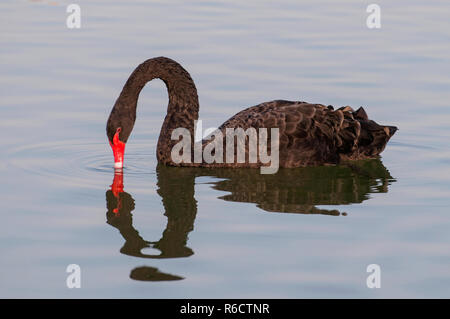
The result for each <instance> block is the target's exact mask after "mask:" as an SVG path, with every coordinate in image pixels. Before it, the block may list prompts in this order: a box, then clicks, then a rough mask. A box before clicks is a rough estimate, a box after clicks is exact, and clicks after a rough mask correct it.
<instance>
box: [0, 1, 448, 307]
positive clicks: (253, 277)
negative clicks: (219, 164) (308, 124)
mask: <svg viewBox="0 0 450 319" xmlns="http://www.w3.org/2000/svg"><path fill="white" fill-rule="evenodd" d="M71 2H74V1H70V2H69V1H57V0H54V1H47V0H42V1H37V0H36V1H11V0H6V1H2V2H1V4H0V15H1V18H0V30H1V31H0V69H1V73H0V96H1V99H0V107H1V116H0V128H1V132H2V133H3V134H2V137H1V144H2V146H1V150H0V154H1V158H2V160H1V161H0V176H1V177H2V183H0V190H1V192H0V194H1V195H0V196H1V203H2V209H1V220H2V230H1V232H0V254H1V255H0V256H1V257H0V269H1V271H0V297H4V298H16V297H39V298H47V297H57V298H103V297H113V298H116V297H117V298H119V297H120V298H185V297H187V298H204V297H210V298H218V297H223V298H231V297H237V298H241V297H250V298H263V297H266V298H271V297H275V298H316V297H327V298H349V297H357V298H398V297H402V298H410V297H450V143H449V138H450V77H449V74H450V19H449V16H450V4H449V2H448V1H446V0H442V1H414V0H408V1H406V0H404V1H395V2H393V1H384V0H383V1H381V0H379V1H377V2H376V3H377V4H379V5H380V7H381V29H369V28H367V26H366V18H367V16H368V13H366V7H367V6H368V5H369V4H370V3H371V2H368V1H345V2H342V3H340V4H339V5H337V4H336V2H335V1H331V0H328V1H316V0H315V1H301V2H300V1H277V2H276V3H275V2H273V3H272V2H269V1H245V2H243V1H216V2H208V1H194V2H192V3H191V4H189V5H186V4H185V2H183V1H138V0H132V1H108V5H105V4H104V2H103V1H87V0H79V1H77V2H76V3H78V4H79V5H80V7H81V18H82V20H81V28H80V29H68V28H67V27H66V17H67V16H68V14H67V13H66V7H67V5H68V4H69V3H71ZM161 55H164V56H167V57H171V58H173V59H175V60H177V61H178V62H180V63H181V64H182V65H183V66H184V67H185V68H186V69H187V70H188V71H189V72H190V74H191V76H192V77H193V79H194V81H195V83H196V85H197V89H198V92H199V97H200V117H201V119H202V120H203V127H204V128H206V127H214V126H216V127H217V126H219V125H220V124H221V123H222V122H223V121H225V120H226V119H228V118H229V117H230V116H231V115H233V114H234V113H236V112H238V111H239V110H241V109H243V108H245V107H248V106H252V105H255V104H258V103H260V102H264V101H270V100H274V99H287V100H301V101H308V102H315V103H322V104H326V105H328V104H332V105H335V106H342V105H351V106H353V107H359V106H364V107H365V108H366V110H367V112H368V114H369V117H371V118H373V119H375V120H376V121H377V122H379V123H381V124H389V125H396V126H398V127H399V129H400V130H399V131H398V132H397V133H396V135H395V136H394V137H393V138H392V140H391V142H390V143H389V144H388V146H387V148H386V150H385V152H384V153H383V154H382V158H381V159H380V160H373V161H364V162H357V163H354V165H352V166H337V167H316V168H302V169H291V170H287V169H282V170H280V171H279V172H278V173H277V174H276V175H260V174H259V172H258V171H254V170H201V169H200V170H198V169H197V170H195V169H176V168H167V167H160V166H158V165H157V162H156V159H155V157H156V156H155V149H156V141H157V138H158V135H159V130H160V127H161V124H162V120H163V118H164V115H165V111H166V109H167V93H166V89H165V86H164V84H163V83H162V82H161V81H154V82H152V83H150V84H148V85H147V86H146V87H145V89H144V90H143V91H142V93H141V96H140V100H139V103H138V104H139V105H138V120H137V122H136V125H135V129H134V131H133V134H132V136H131V138H130V140H129V142H128V144H127V153H126V157H125V165H126V168H125V170H124V175H123V182H124V191H125V192H124V193H122V194H121V195H120V197H119V202H120V203H118V200H117V198H116V197H115V196H114V195H113V194H112V192H111V190H110V185H111V184H112V182H113V179H114V178H115V176H114V169H113V156H112V152H111V150H110V147H109V144H108V142H107V139H106V134H105V124H106V119H107V117H108V115H109V112H110V110H111V108H112V106H113V104H114V102H115V100H116V98H117V97H118V95H119V93H120V91H121V89H122V86H123V84H124V83H125V81H126V80H127V78H128V76H129V74H130V73H131V72H132V70H133V69H134V68H135V67H136V66H137V65H138V64H139V63H141V62H143V61H144V60H146V59H148V58H151V57H155V56H161ZM116 178H120V176H116ZM117 207H119V210H118V213H117V211H116V212H115V209H116V208H117ZM69 264H78V265H79V266H80V267H81V288H80V289H69V288H67V286H66V278H67V276H68V273H67V272H66V267H67V266H68V265H69ZM370 264H378V265H379V266H380V267H381V288H380V289H369V288H368V287H367V285H366V278H367V276H368V275H369V273H368V272H367V271H366V268H367V266H368V265H370Z"/></svg>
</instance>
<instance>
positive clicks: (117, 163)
mask: <svg viewBox="0 0 450 319" xmlns="http://www.w3.org/2000/svg"><path fill="white" fill-rule="evenodd" d="M121 130H122V129H121V128H120V127H119V128H118V129H117V131H116V134H114V138H113V141H112V142H111V141H110V142H109V145H111V148H112V150H113V153H114V168H123V157H124V154H125V143H124V142H122V141H120V140H119V133H120V131H121Z"/></svg>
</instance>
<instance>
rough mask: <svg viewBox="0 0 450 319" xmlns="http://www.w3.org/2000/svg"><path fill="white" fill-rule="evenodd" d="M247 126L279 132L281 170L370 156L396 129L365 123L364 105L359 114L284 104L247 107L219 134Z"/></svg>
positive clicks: (308, 105) (372, 122)
mask: <svg viewBox="0 0 450 319" xmlns="http://www.w3.org/2000/svg"><path fill="white" fill-rule="evenodd" d="M250 127H254V128H255V129H259V128H278V129H279V164H280V167H299V166H308V165H323V164H337V163H339V162H340V161H341V160H355V159H365V158H374V157H377V156H378V155H379V154H380V153H381V152H382V151H383V150H384V147H385V146H386V143H387V142H388V141H389V139H390V138H391V137H392V135H393V134H394V133H395V131H396V130H397V128H396V127H394V126H382V125H378V124H377V123H375V122H374V121H371V120H369V119H368V117H367V114H366V112H365V111H364V109H363V108H362V107H361V108H359V109H358V110H357V111H354V110H353V109H352V108H350V107H348V106H347V107H342V108H339V109H337V110H334V109H333V107H332V106H325V105H321V104H310V103H307V102H294V101H284V100H275V101H271V102H265V103H261V104H259V105H256V106H252V107H249V108H247V109H245V110H243V111H241V112H239V113H237V114H236V115H234V116H233V117H231V118H230V119H229V120H227V121H226V122H225V123H223V124H222V125H221V126H220V128H219V130H221V131H222V132H223V133H224V134H225V129H226V128H243V129H244V130H246V129H247V128H250ZM269 131H270V130H269ZM268 144H269V145H270V142H269V143H268ZM235 165H236V166H237V164H235ZM227 166H228V165H227ZM231 166H233V165H231ZM239 166H242V165H239ZM247 166H253V165H247Z"/></svg>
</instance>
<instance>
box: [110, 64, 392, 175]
mask: <svg viewBox="0 0 450 319" xmlns="http://www.w3.org/2000/svg"><path fill="white" fill-rule="evenodd" d="M155 78H159V79H161V80H163V81H164V83H165V84H166V86H167V90H168V95H169V105H168V107H167V115H166V117H165V119H164V122H163V125H162V128H161V133H160V136H159V140H158V145H157V159H158V162H160V163H162V164H165V165H173V166H207V167H260V166H262V165H263V164H262V163H260V162H257V163H249V162H248V160H246V162H245V163H211V164H207V163H193V160H192V161H191V163H179V164H177V163H174V162H173V161H172V159H171V150H172V148H173V146H174V145H175V144H176V143H177V142H178V141H177V140H172V139H171V134H172V131H173V130H174V129H175V128H178V127H183V128H186V129H188V130H189V132H190V133H191V136H192V137H193V136H194V121H195V120H197V119H198V112H199V103H198V96H197V89H196V87H195V84H194V82H193V80H192V78H191V77H190V75H189V73H188V72H187V71H186V70H185V69H184V68H183V67H182V66H181V65H180V64H178V63H177V62H175V61H173V60H171V59H169V58H165V57H158V58H153V59H149V60H147V61H145V62H144V63H142V64H141V65H139V66H138V67H137V68H136V69H135V70H134V71H133V73H132V74H131V75H130V77H129V79H128V80H127V82H126V84H125V86H124V88H123V90H122V92H121V93H120V96H119V98H118V99H117V101H116V103H115V105H114V107H113V109H112V111H111V114H110V116H109V119H108V123H107V127H106V131H107V135H108V138H109V140H110V142H111V143H112V142H113V138H114V135H115V133H116V132H118V131H117V129H118V128H121V130H120V134H119V140H120V141H121V142H124V143H125V142H127V140H128V137H129V136H130V134H131V131H132V129H133V125H134V122H135V120H136V105H137V100H138V97H139V93H140V91H141V90H142V88H143V87H144V86H145V84H146V83H147V82H148V81H151V80H152V79H155ZM250 127H253V128H256V129H258V128H278V129H279V137H280V140H279V142H280V143H279V165H280V167H299V166H307V165H323V164H337V163H339V162H340V161H342V160H357V159H365V158H374V157H377V156H378V155H379V154H380V153H381V152H382V151H383V150H384V148H385V146H386V143H387V142H388V141H389V139H390V138H391V137H392V135H393V134H394V133H395V132H396V130H397V128H396V127H395V126H384V125H379V124H377V123H376V122H374V121H372V120H370V119H369V118H368V116H367V113H366V112H365V110H364V109H363V108H362V107H361V108H359V109H358V110H356V111H354V110H353V109H352V108H351V107H349V106H346V107H341V108H338V109H336V110H335V109H334V107H332V106H325V105H322V104H311V103H307V102H300V101H285V100H275V101H271V102H265V103H261V104H258V105H256V106H253V107H250V108H247V109H245V110H243V111H241V112H239V113H237V114H236V115H234V116H233V117H231V118H230V119H229V120H227V121H226V122H225V123H223V124H222V125H221V126H220V127H219V129H220V130H221V131H222V132H223V136H225V129H226V128H243V129H244V130H246V129H248V128H250ZM210 142H211V141H209V140H208V141H203V147H204V146H205V145H206V144H208V143H210ZM268 143H269V145H270V141H269V142H268ZM247 147H248V145H247ZM224 150H225V147H224ZM246 151H247V153H248V150H246ZM235 152H236V150H235ZM192 154H193V152H192ZM192 156H193V155H192ZM225 156H226V154H225V152H224V158H225ZM246 159H248V156H247V157H246ZM224 162H225V160H224Z"/></svg>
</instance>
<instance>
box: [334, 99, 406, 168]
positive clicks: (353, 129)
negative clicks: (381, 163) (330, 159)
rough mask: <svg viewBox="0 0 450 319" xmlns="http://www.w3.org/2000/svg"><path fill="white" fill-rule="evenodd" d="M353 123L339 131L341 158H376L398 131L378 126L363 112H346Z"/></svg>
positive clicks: (360, 110)
mask: <svg viewBox="0 0 450 319" xmlns="http://www.w3.org/2000/svg"><path fill="white" fill-rule="evenodd" d="M348 113H350V114H351V115H350V114H348V116H351V117H352V118H353V119H354V120H355V121H353V125H349V126H348V127H347V128H345V129H344V130H342V131H341V133H340V134H339V135H340V138H341V139H342V141H343V143H342V147H341V152H340V154H341V158H343V159H364V158H374V157H377V156H378V155H379V154H380V153H381V152H383V150H384V148H385V147H386V144H387V143H388V142H389V140H390V139H391V137H392V136H393V135H394V134H395V132H396V131H397V130H398V128H397V127H395V126H385V125H379V124H378V123H376V122H375V121H372V120H370V119H369V118H368V116H367V114H366V112H365V110H364V109H363V108H362V107H360V108H359V109H358V110H357V111H354V112H348Z"/></svg>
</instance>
